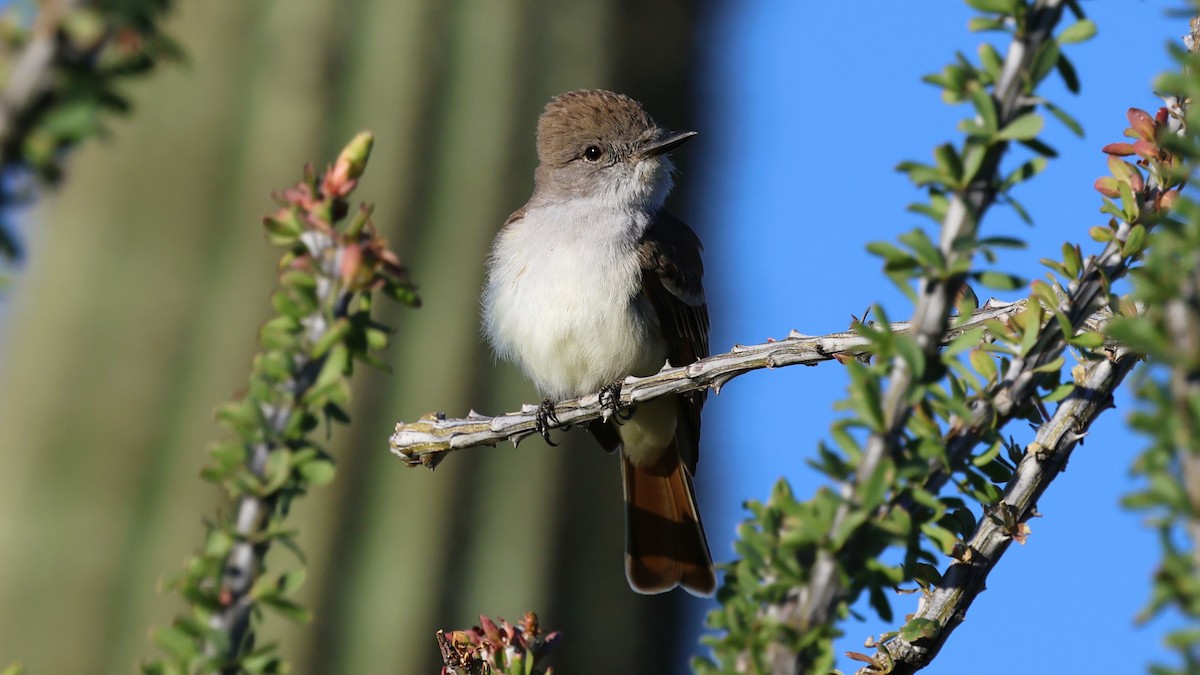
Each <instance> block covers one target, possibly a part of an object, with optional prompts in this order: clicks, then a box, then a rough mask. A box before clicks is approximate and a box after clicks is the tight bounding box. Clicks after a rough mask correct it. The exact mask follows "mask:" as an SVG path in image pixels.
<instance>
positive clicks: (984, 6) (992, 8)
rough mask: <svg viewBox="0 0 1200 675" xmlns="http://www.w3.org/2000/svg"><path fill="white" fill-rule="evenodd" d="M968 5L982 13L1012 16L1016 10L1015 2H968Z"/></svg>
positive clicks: (1000, 0)
mask: <svg viewBox="0 0 1200 675" xmlns="http://www.w3.org/2000/svg"><path fill="white" fill-rule="evenodd" d="M967 4H968V5H970V6H971V7H974V8H975V9H977V10H979V11H981V12H989V13H991V14H1004V15H1006V16H1007V15H1011V14H1012V13H1013V12H1014V11H1015V10H1016V4H1015V3H1014V0H967Z"/></svg>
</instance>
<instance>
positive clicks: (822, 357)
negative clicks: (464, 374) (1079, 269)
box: [388, 300, 1107, 467]
mask: <svg viewBox="0 0 1200 675" xmlns="http://www.w3.org/2000/svg"><path fill="white" fill-rule="evenodd" d="M1026 302H1027V301H1025V300H1021V301H1018V302H1013V303H1001V302H997V301H995V300H992V301H989V302H988V303H987V304H986V305H984V307H983V308H981V309H979V310H977V311H976V312H975V313H974V314H973V315H972V316H971V318H969V319H967V320H965V321H963V322H961V323H960V324H959V325H957V326H955V328H954V329H953V330H950V331H948V332H947V333H946V334H945V335H943V337H942V343H945V342H947V341H949V340H952V339H953V338H955V337H957V336H958V335H961V334H963V333H965V332H967V331H969V330H971V329H974V328H978V327H982V326H984V324H986V323H987V322H989V321H992V320H994V319H995V320H1000V321H1004V322H1007V321H1009V320H1010V319H1012V318H1013V317H1014V316H1016V315H1018V314H1020V313H1021V312H1022V311H1024V309H1025V306H1026ZM1106 317H1107V311H1104V312H1098V313H1097V314H1096V315H1095V316H1092V317H1091V318H1089V319H1088V321H1087V322H1084V327H1085V328H1087V329H1089V330H1092V329H1095V328H1096V327H1098V326H1099V325H1100V324H1101V322H1103V321H1104V320H1105V318H1106ZM893 328H894V330H895V331H896V332H898V333H904V332H907V331H908V330H910V327H909V325H908V324H907V323H896V324H893ZM868 344H869V341H868V340H867V339H866V338H864V337H862V336H860V335H859V334H857V333H856V332H854V331H846V332H842V333H832V334H829V335H821V336H806V335H801V334H800V333H797V332H795V331H793V332H792V333H791V334H790V335H789V336H788V337H787V339H784V340H779V341H768V342H764V343H762V344H756V345H750V346H741V345H738V346H735V347H734V348H733V350H732V351H730V352H728V353H725V354H717V355H715V356H710V357H708V358H705V359H701V360H699V361H697V362H695V363H693V364H691V365H689V366H685V367H682V368H664V369H663V370H662V371H660V372H659V373H657V374H655V375H651V376H649V377H629V378H626V379H625V384H624V386H623V387H622V388H621V405H623V406H626V405H636V404H638V403H644V402H646V401H649V400H651V399H654V398H658V397H659V396H666V395H669V394H682V393H685V392H688V391H696V390H700V389H706V388H712V389H713V390H715V391H717V392H719V391H720V389H721V387H722V386H724V385H725V383H726V382H728V381H729V380H731V379H733V378H735V377H737V376H739V375H744V374H746V373H749V372H751V371H755V370H761V369H764V368H782V367H784V366H794V365H807V366H812V365H816V364H818V363H820V362H822V361H830V360H834V359H841V358H854V357H857V356H859V355H861V354H863V353H864V351H865V348H866V346H867V345H868ZM536 412H537V407H536V406H532V405H526V406H524V407H523V408H522V409H521V410H520V411H518V412H511V413H507V414H504V415H500V416H498V417H487V416H485V415H479V414H477V413H474V412H472V413H471V414H470V415H468V416H467V417H466V418H461V419H450V418H446V417H445V416H444V415H442V414H440V413H431V414H428V415H425V416H424V417H422V418H421V419H420V420H418V421H416V422H398V423H397V424H396V431H395V433H394V434H392V436H391V437H390V438H389V439H388V442H389V445H390V447H391V450H392V452H393V453H395V454H396V455H397V456H398V457H399V458H400V459H401V460H403V461H404V462H405V463H406V464H408V465H409V466H417V465H424V466H430V467H433V466H436V465H437V463H438V462H440V461H441V460H442V459H443V458H444V457H445V455H446V454H447V453H449V452H451V451H453V450H461V449H463V448H469V447H473V446H478V445H495V444H497V443H499V442H501V441H506V440H507V441H512V442H513V443H516V442H518V441H520V440H521V439H522V438H524V437H526V436H528V435H530V434H533V433H535V431H534V426H535V423H536V422H535V420H536ZM610 413H611V408H609V407H607V406H603V405H601V404H600V400H599V396H598V395H597V394H589V395H587V396H582V397H580V398H577V399H572V400H568V401H562V402H560V403H559V404H558V405H557V406H556V407H555V414H556V415H557V417H558V419H559V420H560V421H561V422H562V424H563V425H564V426H567V425H571V424H580V423H583V422H588V421H591V420H595V419H600V418H601V417H603V416H605V415H607V414H610Z"/></svg>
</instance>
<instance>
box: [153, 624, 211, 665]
mask: <svg viewBox="0 0 1200 675" xmlns="http://www.w3.org/2000/svg"><path fill="white" fill-rule="evenodd" d="M150 639H151V640H152V641H153V642H154V644H156V645H158V647H159V648H160V649H162V650H163V651H164V652H166V653H167V654H170V655H171V658H173V659H175V660H176V661H184V662H187V661H190V660H191V659H193V658H195V657H196V656H197V655H198V654H199V651H198V649H197V647H196V643H195V641H194V640H193V639H192V638H191V636H189V635H188V634H187V633H185V632H183V631H182V630H180V629H179V628H177V627H175V626H168V627H166V628H155V629H153V630H151V631H150Z"/></svg>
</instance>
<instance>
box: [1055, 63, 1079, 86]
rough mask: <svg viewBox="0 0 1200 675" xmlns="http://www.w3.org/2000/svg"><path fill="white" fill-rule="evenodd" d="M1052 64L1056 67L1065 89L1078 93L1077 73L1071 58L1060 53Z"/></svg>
mask: <svg viewBox="0 0 1200 675" xmlns="http://www.w3.org/2000/svg"><path fill="white" fill-rule="evenodd" d="M1054 65H1055V67H1056V68H1057V69H1058V75H1059V77H1061V78H1062V79H1063V84H1064V85H1065V86H1066V87H1067V91H1069V92H1071V93H1072V94H1078V93H1079V73H1077V72H1075V64H1073V63H1071V59H1068V58H1067V57H1066V56H1065V55H1062V54H1060V55H1059V57H1058V62H1057V63H1055V64H1054Z"/></svg>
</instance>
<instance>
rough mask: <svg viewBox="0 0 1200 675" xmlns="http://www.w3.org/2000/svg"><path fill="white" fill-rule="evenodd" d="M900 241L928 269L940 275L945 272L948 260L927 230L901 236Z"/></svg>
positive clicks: (911, 231) (915, 229)
mask: <svg viewBox="0 0 1200 675" xmlns="http://www.w3.org/2000/svg"><path fill="white" fill-rule="evenodd" d="M899 239H900V241H901V242H903V243H905V244H907V245H908V246H909V247H910V248H912V250H913V253H915V254H916V255H917V259H918V260H919V261H921V264H922V265H924V266H925V268H926V269H928V270H930V271H933V272H939V273H940V272H944V271H945V267H946V259H945V258H944V257H943V256H942V252H941V251H940V250H938V247H937V246H935V245H934V243H933V240H932V239H930V238H929V235H928V234H926V232H925V230H922V229H920V228H914V229H912V230H909V231H908V232H905V233H904V234H902V235H900V237H899Z"/></svg>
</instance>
